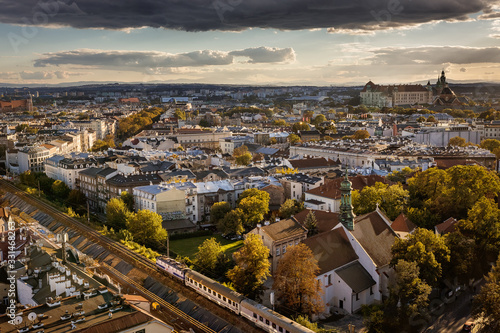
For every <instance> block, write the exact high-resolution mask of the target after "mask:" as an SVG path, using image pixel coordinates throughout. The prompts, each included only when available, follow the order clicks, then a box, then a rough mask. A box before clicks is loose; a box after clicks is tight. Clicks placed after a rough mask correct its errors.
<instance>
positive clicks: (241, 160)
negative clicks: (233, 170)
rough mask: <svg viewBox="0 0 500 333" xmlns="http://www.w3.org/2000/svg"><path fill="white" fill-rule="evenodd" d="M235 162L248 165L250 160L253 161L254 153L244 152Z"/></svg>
mask: <svg viewBox="0 0 500 333" xmlns="http://www.w3.org/2000/svg"><path fill="white" fill-rule="evenodd" d="M235 162H236V164H238V165H248V164H249V163H250V162H252V154H250V153H248V152H247V153H244V154H243V155H240V156H238V157H236V158H235Z"/></svg>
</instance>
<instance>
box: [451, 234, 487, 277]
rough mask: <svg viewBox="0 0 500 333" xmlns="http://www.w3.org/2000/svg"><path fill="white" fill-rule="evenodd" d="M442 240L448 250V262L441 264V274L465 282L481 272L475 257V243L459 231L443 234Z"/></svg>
mask: <svg viewBox="0 0 500 333" xmlns="http://www.w3.org/2000/svg"><path fill="white" fill-rule="evenodd" d="M444 242H445V244H446V246H447V247H448V249H449V250H450V262H449V263H448V264H445V265H444V266H443V276H444V277H445V278H447V279H448V280H449V281H453V280H455V279H458V282H460V283H462V284H467V283H468V282H469V281H470V279H472V278H474V277H477V273H478V272H481V269H480V267H478V261H477V259H476V252H475V248H476V244H475V242H474V240H473V239H471V238H468V237H466V236H465V235H463V234H462V233H461V232H460V231H454V232H450V233H448V234H446V235H445V236H444Z"/></svg>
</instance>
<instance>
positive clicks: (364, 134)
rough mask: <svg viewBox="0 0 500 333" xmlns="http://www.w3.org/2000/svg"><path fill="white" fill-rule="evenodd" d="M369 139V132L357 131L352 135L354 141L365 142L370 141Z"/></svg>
mask: <svg viewBox="0 0 500 333" xmlns="http://www.w3.org/2000/svg"><path fill="white" fill-rule="evenodd" d="M369 137H370V133H368V131H367V130H357V131H356V132H354V134H353V135H352V138H353V139H354V140H363V139H368V138H369Z"/></svg>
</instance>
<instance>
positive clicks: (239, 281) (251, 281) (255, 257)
mask: <svg viewBox="0 0 500 333" xmlns="http://www.w3.org/2000/svg"><path fill="white" fill-rule="evenodd" d="M233 257H234V261H235V262H236V266H234V267H233V268H232V269H231V270H229V271H228V272H227V277H228V278H229V280H230V281H231V282H232V283H233V285H234V287H235V288H236V290H237V291H238V292H240V293H241V294H243V295H245V296H247V297H250V298H252V299H255V298H257V297H259V295H260V294H261V293H262V290H263V288H262V287H263V284H264V281H265V280H266V278H267V277H268V276H270V273H269V267H270V266H271V264H270V263H269V259H268V258H269V249H268V248H267V247H265V246H264V244H263V243H262V240H261V239H260V237H259V236H258V235H255V234H248V236H247V238H246V239H245V241H244V243H243V247H242V248H241V249H239V250H238V251H236V252H235V253H234V254H233Z"/></svg>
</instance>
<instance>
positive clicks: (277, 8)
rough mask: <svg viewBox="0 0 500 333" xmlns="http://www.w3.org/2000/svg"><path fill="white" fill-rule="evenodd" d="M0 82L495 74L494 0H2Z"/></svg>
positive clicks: (485, 77)
mask: <svg viewBox="0 0 500 333" xmlns="http://www.w3.org/2000/svg"><path fill="white" fill-rule="evenodd" d="M0 8H1V10H0V38H1V39H2V43H1V45H2V46H1V47H0V83H18V84H28V83H30V84H33V83H40V84H52V83H62V82H79V81H116V82H144V83H147V82H168V83H176V82H178V83H189V82H200V83H228V84H252V85H267V84H271V85H293V84H308V85H353V84H364V83H365V82H367V81H368V80H372V81H374V82H375V83H409V82H417V81H423V80H432V83H434V81H435V80H436V79H437V76H438V73H440V72H441V70H443V69H444V70H445V71H446V72H447V76H448V78H449V79H450V80H452V81H453V80H454V81H475V82H477V81H494V82H500V46H499V45H500V0H189V1H186V0H123V1H117V0H16V1H12V0H0Z"/></svg>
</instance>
